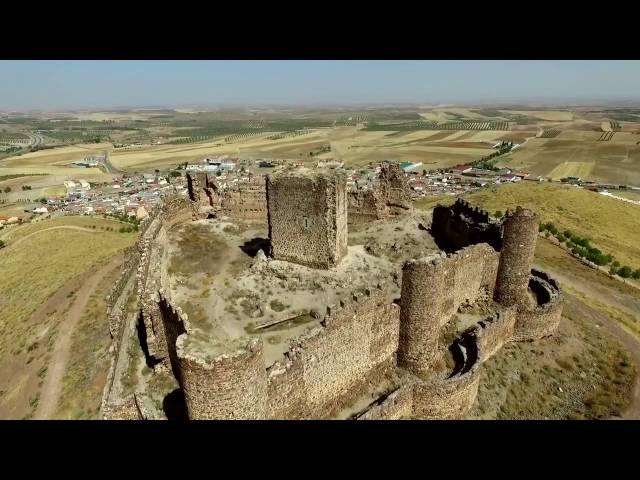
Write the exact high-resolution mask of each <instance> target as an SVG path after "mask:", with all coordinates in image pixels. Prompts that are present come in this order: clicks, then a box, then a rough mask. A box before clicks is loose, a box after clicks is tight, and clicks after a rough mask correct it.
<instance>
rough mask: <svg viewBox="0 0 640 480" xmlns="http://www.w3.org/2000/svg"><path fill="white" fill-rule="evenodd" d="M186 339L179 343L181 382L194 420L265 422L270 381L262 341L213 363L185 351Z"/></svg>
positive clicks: (181, 337) (252, 343)
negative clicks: (263, 420) (254, 420)
mask: <svg viewBox="0 0 640 480" xmlns="http://www.w3.org/2000/svg"><path fill="white" fill-rule="evenodd" d="M186 340H187V336H186V335H184V334H183V335H181V336H180V337H179V338H178V341H177V349H178V359H179V362H180V377H179V382H180V385H181V386H182V390H183V392H184V397H185V403H186V405H187V411H188V414H189V418H190V419H195V420H215V419H246V420H253V419H264V418H265V417H266V403H267V380H266V370H265V368H264V358H263V355H262V341H261V340H259V339H253V340H252V341H250V342H249V344H248V345H247V347H245V348H241V349H239V350H238V351H236V352H233V353H230V354H223V355H220V356H218V357H217V358H215V359H213V360H211V361H204V360H202V359H201V358H198V357H194V356H191V355H189V354H188V353H186V352H185V351H184V348H183V346H184V342H185V341H186Z"/></svg>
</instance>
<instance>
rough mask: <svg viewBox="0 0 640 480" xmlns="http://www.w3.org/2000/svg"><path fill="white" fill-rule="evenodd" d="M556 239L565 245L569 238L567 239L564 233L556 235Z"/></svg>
mask: <svg viewBox="0 0 640 480" xmlns="http://www.w3.org/2000/svg"><path fill="white" fill-rule="evenodd" d="M556 238H557V239H558V241H559V242H560V243H564V242H565V241H566V240H567V237H565V236H564V235H563V234H562V233H558V235H556Z"/></svg>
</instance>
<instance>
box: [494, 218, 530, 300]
mask: <svg viewBox="0 0 640 480" xmlns="http://www.w3.org/2000/svg"><path fill="white" fill-rule="evenodd" d="M503 226H504V230H503V238H502V251H501V252H500V263H499V264H498V275H497V278H496V288H495V292H494V299H495V301H496V302H498V303H500V304H501V305H504V306H507V307H510V306H512V305H521V306H524V305H526V304H527V299H528V294H527V290H528V288H529V272H530V271H531V262H532V261H533V254H534V253H535V249H536V240H537V238H538V215H537V214H536V213H535V212H534V211H533V210H529V209H527V208H522V207H517V208H516V210H515V211H513V210H512V211H509V212H507V215H506V218H505V221H504V223H503Z"/></svg>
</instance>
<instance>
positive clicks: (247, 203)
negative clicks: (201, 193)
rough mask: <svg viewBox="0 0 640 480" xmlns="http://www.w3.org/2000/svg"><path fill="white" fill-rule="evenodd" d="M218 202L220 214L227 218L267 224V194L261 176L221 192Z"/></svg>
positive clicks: (263, 178)
mask: <svg viewBox="0 0 640 480" xmlns="http://www.w3.org/2000/svg"><path fill="white" fill-rule="evenodd" d="M220 202H221V203H220V209H221V212H222V214H223V215H225V216H227V217H231V218H233V219H236V220H245V221H249V222H260V223H267V192H266V182H265V177H263V176H260V177H258V178H257V179H255V180H253V181H252V182H249V183H238V184H237V186H234V187H231V188H227V189H226V190H223V191H222V193H221V200H220Z"/></svg>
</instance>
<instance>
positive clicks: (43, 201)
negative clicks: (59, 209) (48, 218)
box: [40, 197, 47, 205]
mask: <svg viewBox="0 0 640 480" xmlns="http://www.w3.org/2000/svg"><path fill="white" fill-rule="evenodd" d="M40 203H42V204H43V205H44V204H45V203H47V199H46V198H44V197H42V198H41V199H40Z"/></svg>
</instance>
